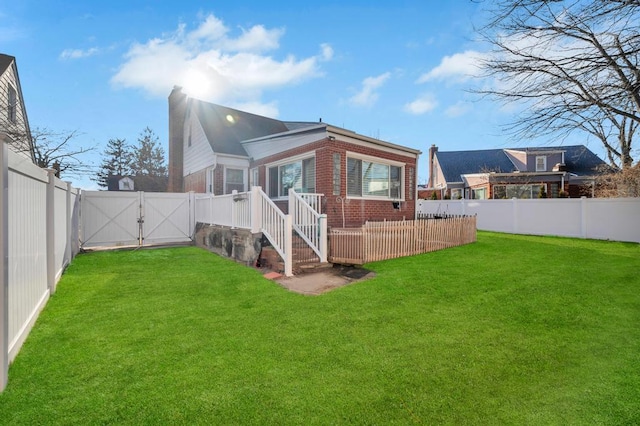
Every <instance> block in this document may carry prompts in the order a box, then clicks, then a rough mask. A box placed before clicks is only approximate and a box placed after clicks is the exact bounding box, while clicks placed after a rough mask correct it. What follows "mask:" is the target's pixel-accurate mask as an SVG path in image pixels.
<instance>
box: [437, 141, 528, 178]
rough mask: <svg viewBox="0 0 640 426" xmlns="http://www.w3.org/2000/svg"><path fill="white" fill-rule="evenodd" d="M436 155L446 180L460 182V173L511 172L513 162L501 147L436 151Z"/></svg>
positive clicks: (513, 167) (513, 168)
mask: <svg viewBox="0 0 640 426" xmlns="http://www.w3.org/2000/svg"><path fill="white" fill-rule="evenodd" d="M435 155H436V157H437V159H438V163H439V165H440V170H441V171H442V174H443V175H444V178H445V180H446V181H447V182H449V183H451V182H462V175H467V174H472V173H482V172H496V173H511V172H513V171H514V170H515V166H514V164H513V163H512V162H511V160H510V159H509V157H507V155H506V154H505V153H504V150H502V149H484V150H478V151H438V152H436V154H435Z"/></svg>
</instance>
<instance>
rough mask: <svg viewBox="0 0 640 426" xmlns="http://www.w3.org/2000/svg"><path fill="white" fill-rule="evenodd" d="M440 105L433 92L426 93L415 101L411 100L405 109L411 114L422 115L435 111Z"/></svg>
mask: <svg viewBox="0 0 640 426" xmlns="http://www.w3.org/2000/svg"><path fill="white" fill-rule="evenodd" d="M437 106H438V102H437V101H436V99H435V97H434V96H433V95H432V94H431V93H425V94H423V95H421V96H420V97H418V98H417V99H415V100H414V101H413V102H409V103H408V104H406V105H405V106H404V110H405V111H407V112H408V113H409V114H413V115H422V114H426V113H428V112H431V111H433V110H434V109H435V108H436V107H437Z"/></svg>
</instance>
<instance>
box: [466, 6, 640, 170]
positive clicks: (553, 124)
mask: <svg viewBox="0 0 640 426" xmlns="http://www.w3.org/2000/svg"><path fill="white" fill-rule="evenodd" d="M493 4H494V5H495V8H494V9H493V11H492V19H491V20H490V21H489V23H488V24H487V25H486V26H485V27H483V28H481V29H480V31H479V32H480V34H481V36H482V37H483V38H484V40H485V41H487V42H488V43H490V44H491V45H492V46H493V49H492V52H491V54H490V55H488V56H486V57H485V59H483V61H482V67H483V69H484V71H485V77H489V78H490V79H491V80H492V81H493V85H492V86H490V87H488V88H483V89H480V90H476V93H480V94H482V95H485V96H489V97H491V98H494V99H497V100H500V101H502V102H503V103H505V104H515V105H518V106H520V107H522V112H521V113H520V114H519V115H518V116H517V118H516V119H515V120H514V121H513V122H512V123H509V124H508V125H507V126H505V128H506V130H507V131H508V132H510V133H511V134H512V135H513V136H515V137H519V138H534V137H539V136H545V135H546V136H552V135H554V136H560V137H566V136H568V135H569V134H572V133H573V132H575V131H576V130H577V131H582V132H586V133H587V134H589V135H592V136H594V137H596V138H598V139H599V140H600V141H601V142H602V144H603V146H604V147H605V149H606V150H607V156H608V158H609V161H610V162H611V163H612V164H613V165H616V166H619V167H620V168H627V167H630V166H631V165H632V164H633V158H632V152H633V151H632V143H633V138H634V136H635V133H636V129H637V127H638V125H639V124H640V0H593V1H591V2H584V1H579V0H571V1H563V0H498V1H496V2H495V3H493Z"/></svg>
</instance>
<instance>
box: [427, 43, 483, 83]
mask: <svg viewBox="0 0 640 426" xmlns="http://www.w3.org/2000/svg"><path fill="white" fill-rule="evenodd" d="M483 57H484V54H483V53H480V52H476V51H475V50H467V51H465V52H462V53H456V54H453V55H451V56H445V57H444V58H442V61H440V64H439V65H438V66H437V67H435V68H433V69H432V70H431V71H429V72H427V73H424V74H422V75H421V76H420V77H419V78H418V80H417V83H426V82H427V81H432V80H453V81H456V82H462V81H465V80H468V79H469V78H472V77H477V76H478V75H479V74H480V67H479V65H480V61H481V60H482V58H483Z"/></svg>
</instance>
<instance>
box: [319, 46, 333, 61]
mask: <svg viewBox="0 0 640 426" xmlns="http://www.w3.org/2000/svg"><path fill="white" fill-rule="evenodd" d="M320 49H321V50H322V59H324V60H325V61H330V60H331V59H333V48H332V47H331V45H329V44H327V43H322V44H321V45H320Z"/></svg>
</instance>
